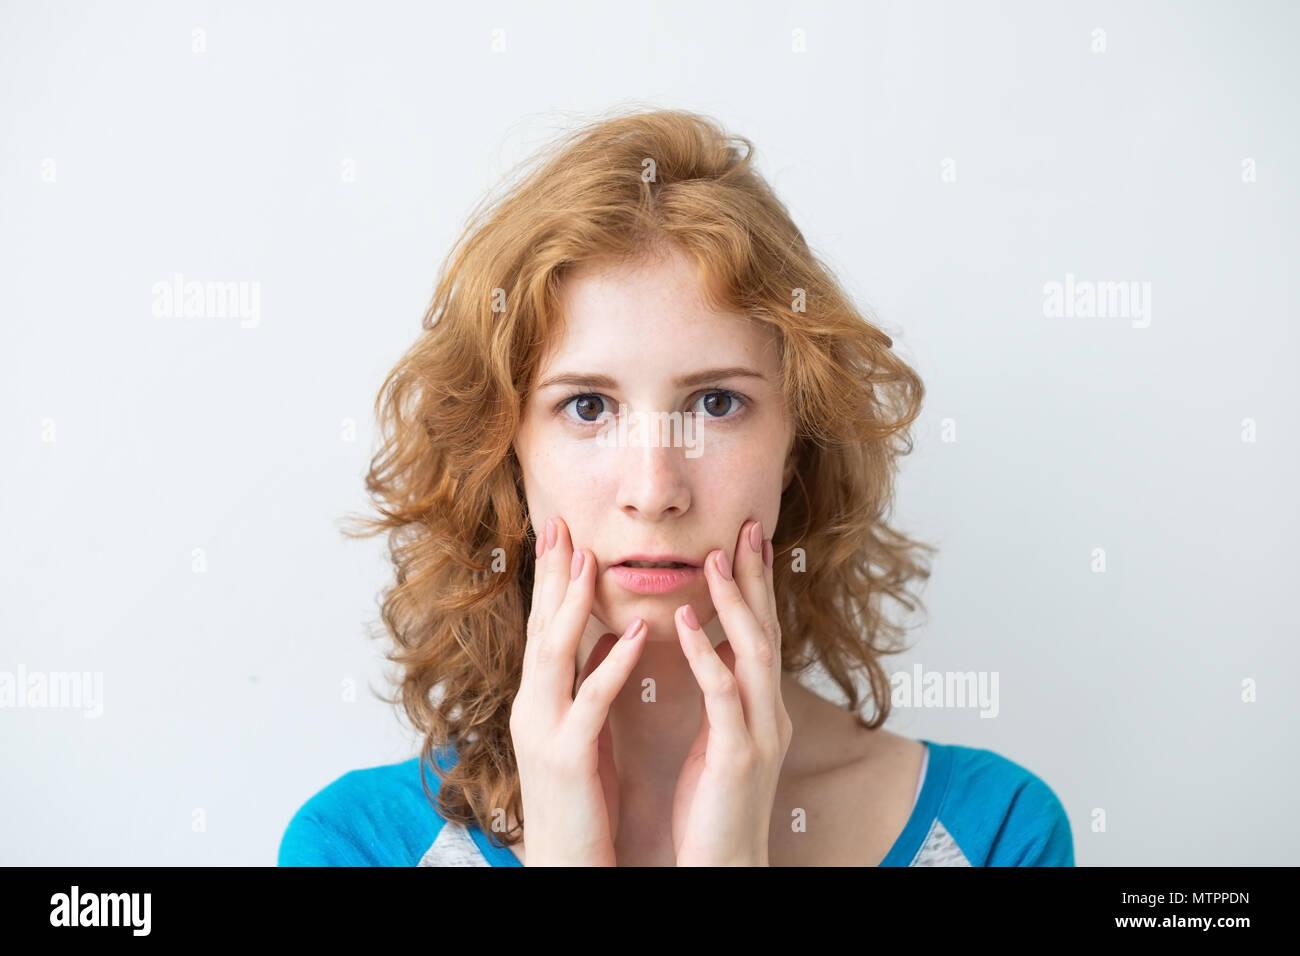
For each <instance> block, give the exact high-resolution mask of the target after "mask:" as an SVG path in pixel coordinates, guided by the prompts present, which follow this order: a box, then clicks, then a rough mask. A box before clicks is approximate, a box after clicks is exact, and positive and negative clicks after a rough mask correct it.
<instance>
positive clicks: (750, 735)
mask: <svg viewBox="0 0 1300 956" xmlns="http://www.w3.org/2000/svg"><path fill="white" fill-rule="evenodd" d="M762 534H763V528H762V525H761V524H760V523H759V522H757V521H753V522H746V523H745V524H744V525H742V526H741V529H740V536H739V539H738V541H737V544H736V552H735V553H736V567H735V569H734V571H733V572H732V573H731V577H730V578H728V576H727V575H726V574H724V572H723V571H722V570H720V568H719V565H718V563H716V562H721V567H722V568H726V566H727V564H726V555H725V553H724V552H722V551H715V552H713V553H711V554H710V555H709V557H708V558H706V559H705V561H704V576H705V579H706V580H707V581H708V583H709V592H710V595H711V597H712V599H713V606H714V608H716V609H717V612H718V619H719V621H720V622H721V624H722V628H723V631H724V632H725V633H726V635H727V640H725V641H723V642H722V643H721V644H719V645H718V647H717V649H716V650H715V649H714V648H713V647H712V645H711V643H710V641H709V637H708V635H707V634H705V633H704V631H703V630H702V629H700V628H699V627H693V626H691V624H690V623H689V620H688V618H687V617H686V614H687V612H688V609H690V605H688V604H687V605H682V607H680V608H678V609H677V613H676V614H675V615H674V620H675V622H676V624H677V637H678V640H679V641H680V642H681V645H682V650H683V651H685V653H686V659H687V661H688V662H689V663H690V666H691V670H692V672H694V674H695V679H696V681H698V682H699V685H700V689H701V690H702V691H703V692H704V713H703V714H702V715H701V719H700V732H699V734H698V735H697V736H696V738H695V742H694V743H693V744H692V745H691V749H690V751H689V752H688V753H687V755H686V760H685V762H684V763H683V764H682V770H681V774H680V775H679V776H678V778H677V789H676V792H675V793H674V795H673V812H672V834H673V850H674V851H675V852H676V857H677V865H678V866H767V865H768V857H767V843H768V830H769V828H770V826H771V820H772V806H773V803H774V802H775V800H776V787H777V782H778V780H779V778H780V773H781V764H782V763H783V762H784V760H785V754H786V750H787V749H788V748H789V746H790V736H791V733H792V731H793V725H792V724H791V721H790V715H789V714H787V713H786V710H785V704H784V703H783V702H782V700H781V674H782V670H781V627H780V624H779V622H778V620H777V613H776V595H775V592H774V590H773V586H772V568H771V566H770V565H769V563H768V561H766V560H764V557H765V554H770V553H771V547H772V546H771V544H770V543H769V542H767V541H765V540H763V537H762ZM751 536H752V537H751ZM755 539H756V540H757V541H758V546H757V548H755V547H754V545H753V543H752V542H753V540H755ZM692 613H693V611H692Z"/></svg>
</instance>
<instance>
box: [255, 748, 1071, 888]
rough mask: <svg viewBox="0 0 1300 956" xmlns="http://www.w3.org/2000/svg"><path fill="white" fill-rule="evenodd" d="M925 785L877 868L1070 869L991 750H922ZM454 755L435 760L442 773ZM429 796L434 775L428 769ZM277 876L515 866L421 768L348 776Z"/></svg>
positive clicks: (1035, 791)
mask: <svg viewBox="0 0 1300 956" xmlns="http://www.w3.org/2000/svg"><path fill="white" fill-rule="evenodd" d="M921 743H923V744H925V745H926V748H927V761H926V765H925V770H924V781H923V782H922V784H921V789H920V792H919V794H918V795H917V798H916V802H915V804H914V805H913V807H912V815H911V817H910V818H909V819H908V821H907V824H906V825H905V826H904V827H903V832H902V833H901V834H899V837H898V839H897V840H896V841H895V842H894V845H893V847H892V848H891V849H890V851H889V853H888V854H886V856H885V858H884V860H882V861H881V863H880V865H881V866H1074V838H1073V835H1072V833H1071V832H1070V820H1069V817H1068V816H1066V813H1065V809H1064V807H1062V806H1061V802H1060V800H1058V799H1057V797H1056V794H1055V793H1053V792H1052V790H1051V788H1050V787H1048V786H1047V784H1045V783H1044V782H1043V781H1042V780H1040V779H1039V778H1038V777H1037V776H1035V775H1034V774H1033V773H1031V772H1030V771H1028V770H1026V769H1025V768H1024V767H1022V766H1020V765H1019V764H1016V763H1013V762H1012V761H1010V760H1008V759H1007V758H1006V757H1003V756H1001V755H999V754H997V753H994V752H993V751H991V750H981V749H977V748H974V747H963V746H960V745H957V744H939V743H935V742H933V741H930V740H922V741H921ZM454 761H455V756H454V752H452V751H447V750H444V751H439V753H438V757H437V762H438V764H439V765H440V766H442V767H443V768H444V769H446V768H447V767H450V766H451V765H452V763H454ZM426 774H427V779H428V781H429V786H430V787H431V788H435V789H436V788H437V787H438V785H439V779H438V776H437V774H435V773H433V772H431V771H430V770H429V769H428V768H427V767H426ZM278 865H279V866H519V865H520V863H519V858H518V857H516V856H515V855H514V853H513V852H511V850H510V849H509V848H507V847H498V846H493V845H492V844H491V843H489V841H488V838H487V835H486V834H485V833H484V832H483V830H482V829H481V828H480V827H478V826H476V825H475V826H463V825H461V824H457V823H450V822H448V821H447V820H445V819H444V818H443V817H442V816H440V815H439V814H438V812H437V810H436V808H435V807H434V806H433V805H432V804H431V803H430V802H429V800H428V798H427V797H426V796H425V793H424V789H423V786H422V785H421V782H420V758H419V757H412V758H411V759H410V760H406V761H402V762H400V763H394V764H388V765H386V766H382V767H369V768H367V769H364V770H353V771H351V772H350V773H345V774H344V775H343V776H341V777H339V778H338V779H337V780H335V781H334V782H333V783H331V784H330V785H329V786H327V787H325V788H324V789H322V790H321V791H320V792H319V793H317V794H316V795H315V796H313V797H312V798H311V799H310V800H308V801H307V802H306V803H305V804H303V806H302V807H301V808H300V809H299V810H298V812H297V813H295V814H294V815H293V819H291V820H290V821H289V825H288V827H287V828H286V829H285V832H284V837H283V839H282V840H281V841H280V854H279V859H278Z"/></svg>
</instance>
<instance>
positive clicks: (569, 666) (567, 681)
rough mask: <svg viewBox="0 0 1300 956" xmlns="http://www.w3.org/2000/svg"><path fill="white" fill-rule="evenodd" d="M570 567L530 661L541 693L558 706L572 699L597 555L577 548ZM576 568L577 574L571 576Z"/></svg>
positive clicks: (594, 589)
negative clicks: (566, 582)
mask: <svg viewBox="0 0 1300 956" xmlns="http://www.w3.org/2000/svg"><path fill="white" fill-rule="evenodd" d="M563 533H564V532H563V531H562V532H561V534H563ZM557 550H558V549H557ZM570 567H571V570H570V581H569V586H568V590H567V591H566V592H565V594H564V600H562V601H561V602H560V606H559V607H558V608H556V609H555V615H554V616H553V617H552V618H551V620H550V623H549V624H547V626H546V629H545V630H544V631H543V632H542V633H541V634H540V635H539V636H538V646H537V657H536V658H535V659H534V661H533V671H534V673H535V674H536V675H537V680H538V686H539V687H542V688H545V690H544V691H543V693H546V694H549V695H551V697H552V699H553V700H554V701H555V702H556V703H557V704H559V705H567V704H568V703H569V702H570V701H571V700H572V699H573V684H574V675H575V673H576V670H577V656H578V644H579V643H580V642H581V641H582V635H583V633H584V632H585V631H586V630H587V622H588V621H589V620H590V619H591V606H592V601H593V599H594V596H595V591H596V587H595V581H596V557H595V555H593V554H592V553H591V551H590V550H588V549H587V548H579V549H578V550H577V551H575V552H574V553H573V557H572V559H571V560H570ZM575 571H576V574H577V576H576V577H573V576H572V575H573V573H574V572H575Z"/></svg>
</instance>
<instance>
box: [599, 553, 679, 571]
mask: <svg viewBox="0 0 1300 956" xmlns="http://www.w3.org/2000/svg"><path fill="white" fill-rule="evenodd" d="M628 561H676V562H678V563H679V564H689V565H690V566H691V567H693V568H698V567H699V566H700V565H699V563H698V562H696V561H692V560H691V559H690V558H686V557H683V556H682V555H680V554H625V555H624V556H623V557H621V558H619V559H618V560H617V561H615V562H614V563H615V564H626V563H627V562H628Z"/></svg>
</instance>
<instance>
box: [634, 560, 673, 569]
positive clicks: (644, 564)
mask: <svg viewBox="0 0 1300 956" xmlns="http://www.w3.org/2000/svg"><path fill="white" fill-rule="evenodd" d="M623 565H624V566H625V567H629V568H684V567H686V565H684V564H682V563H681V562H680V561H624V562H623Z"/></svg>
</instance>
